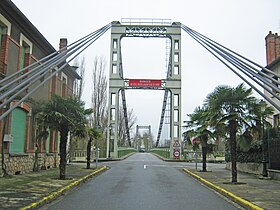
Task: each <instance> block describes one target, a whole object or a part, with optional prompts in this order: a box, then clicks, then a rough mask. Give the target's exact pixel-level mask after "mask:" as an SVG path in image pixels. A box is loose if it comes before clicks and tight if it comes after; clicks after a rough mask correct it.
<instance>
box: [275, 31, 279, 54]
mask: <svg viewBox="0 0 280 210" xmlns="http://www.w3.org/2000/svg"><path fill="white" fill-rule="evenodd" d="M275 48H276V49H275V51H276V59H277V58H279V57H280V36H279V35H278V34H277V33H276V34H275Z"/></svg>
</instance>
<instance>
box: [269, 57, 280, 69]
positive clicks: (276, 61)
mask: <svg viewBox="0 0 280 210" xmlns="http://www.w3.org/2000/svg"><path fill="white" fill-rule="evenodd" d="M277 64H278V65H280V57H278V58H277V59H275V60H274V61H272V62H271V63H270V64H268V65H267V66H266V68H268V69H271V68H272V67H274V66H276V65H277Z"/></svg>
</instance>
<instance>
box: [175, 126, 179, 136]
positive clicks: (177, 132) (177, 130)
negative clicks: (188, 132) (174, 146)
mask: <svg viewBox="0 0 280 210" xmlns="http://www.w3.org/2000/svg"><path fill="white" fill-rule="evenodd" d="M178 136H179V127H178V125H175V126H174V138H178Z"/></svg>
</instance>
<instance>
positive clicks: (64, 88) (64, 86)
mask: <svg viewBox="0 0 280 210" xmlns="http://www.w3.org/2000/svg"><path fill="white" fill-rule="evenodd" d="M61 81H62V82H61V83H62V87H61V96H62V97H67V96H68V94H67V76H66V74H64V73H63V72H61Z"/></svg>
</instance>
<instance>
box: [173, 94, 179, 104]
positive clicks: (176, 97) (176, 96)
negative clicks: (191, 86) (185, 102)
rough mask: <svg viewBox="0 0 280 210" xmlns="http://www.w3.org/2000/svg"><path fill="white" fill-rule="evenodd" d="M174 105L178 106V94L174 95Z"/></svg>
mask: <svg viewBox="0 0 280 210" xmlns="http://www.w3.org/2000/svg"><path fill="white" fill-rule="evenodd" d="M174 106H179V95H178V94H175V95H174Z"/></svg>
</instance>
